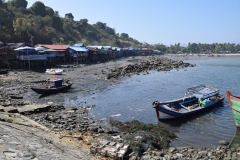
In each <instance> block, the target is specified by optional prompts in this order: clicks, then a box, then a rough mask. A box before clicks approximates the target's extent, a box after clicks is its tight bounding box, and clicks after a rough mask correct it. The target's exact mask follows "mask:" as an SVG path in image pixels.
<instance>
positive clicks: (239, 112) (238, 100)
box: [226, 91, 240, 129]
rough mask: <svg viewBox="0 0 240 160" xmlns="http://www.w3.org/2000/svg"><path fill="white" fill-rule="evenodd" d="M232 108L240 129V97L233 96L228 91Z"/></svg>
mask: <svg viewBox="0 0 240 160" xmlns="http://www.w3.org/2000/svg"><path fill="white" fill-rule="evenodd" d="M226 94H227V97H228V102H229V104H230V108H231V109H232V114H233V117H234V120H235V123H236V126H237V128H238V129H240V97H237V96H233V95H232V94H231V92H230V91H226Z"/></svg>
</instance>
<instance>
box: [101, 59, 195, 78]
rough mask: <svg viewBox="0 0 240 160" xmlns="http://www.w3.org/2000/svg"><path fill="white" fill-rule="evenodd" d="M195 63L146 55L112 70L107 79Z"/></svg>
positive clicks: (184, 66) (168, 69)
mask: <svg viewBox="0 0 240 160" xmlns="http://www.w3.org/2000/svg"><path fill="white" fill-rule="evenodd" d="M194 66H195V65H193V64H190V63H184V62H183V61H174V60H172V59H168V58H162V57H161V58H159V57H146V59H144V60H142V61H140V62H137V63H135V64H128V65H123V66H120V67H116V68H113V69H111V70H110V73H109V74H108V75H107V77H106V78H107V79H111V78H118V77H120V76H125V75H131V74H139V73H141V72H147V71H150V70H157V71H170V70H172V69H174V68H176V69H178V68H179V69H180V68H186V67H194Z"/></svg>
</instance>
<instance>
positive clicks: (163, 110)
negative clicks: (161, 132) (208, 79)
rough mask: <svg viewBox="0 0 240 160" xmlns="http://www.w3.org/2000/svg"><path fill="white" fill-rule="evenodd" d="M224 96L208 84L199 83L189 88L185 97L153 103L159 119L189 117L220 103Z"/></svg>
mask: <svg viewBox="0 0 240 160" xmlns="http://www.w3.org/2000/svg"><path fill="white" fill-rule="evenodd" d="M223 99H224V96H221V95H219V90H218V89H216V88H213V87H210V86H207V85H204V84H203V85H199V86H195V87H191V88H188V89H187V92H185V95H184V97H181V98H179V99H176V100H172V101H166V102H158V101H154V102H153V103H152V105H153V108H154V109H155V110H156V114H157V118H158V119H173V118H183V117H188V116H191V115H193V114H196V113H199V112H202V111H204V110H207V109H210V108H212V107H214V106H217V105H218V104H220V103H221V102H222V101H223Z"/></svg>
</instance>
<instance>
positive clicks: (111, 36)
mask: <svg viewBox="0 0 240 160" xmlns="http://www.w3.org/2000/svg"><path fill="white" fill-rule="evenodd" d="M27 5H28V2H27V1H26V0H8V1H7V2H6V1H5V0H0V17H1V18H0V41H2V42H4V43H7V42H26V43H31V41H30V39H31V37H33V44H41V43H44V44H68V45H72V44H74V43H84V44H85V45H102V46H106V45H107V46H115V47H121V48H125V47H133V48H149V49H153V50H159V51H161V52H162V53H180V52H184V53H186V52H188V53H190V52H191V53H201V52H221V51H231V52H237V51H240V46H239V44H232V43H231V44H229V43H224V44H218V43H214V44H201V43H198V44H196V43H189V44H188V46H186V47H183V46H180V43H177V44H174V45H170V46H167V45H164V44H160V43H159V44H148V43H146V42H144V43H141V42H139V41H138V40H136V39H134V38H132V37H130V36H129V35H128V34H127V33H121V34H119V33H116V32H115V29H114V28H111V27H109V26H107V24H106V23H103V22H97V23H95V24H89V23H88V19H80V20H74V15H73V14H72V13H66V14H65V17H61V16H59V12H58V11H55V10H53V9H52V8H51V7H49V6H45V4H44V3H42V2H41V1H36V2H35V3H33V4H32V6H30V7H29V8H27Z"/></svg>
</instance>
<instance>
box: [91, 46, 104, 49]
mask: <svg viewBox="0 0 240 160" xmlns="http://www.w3.org/2000/svg"><path fill="white" fill-rule="evenodd" d="M87 48H97V49H103V46H87Z"/></svg>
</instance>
